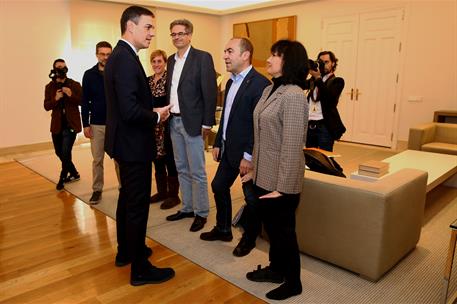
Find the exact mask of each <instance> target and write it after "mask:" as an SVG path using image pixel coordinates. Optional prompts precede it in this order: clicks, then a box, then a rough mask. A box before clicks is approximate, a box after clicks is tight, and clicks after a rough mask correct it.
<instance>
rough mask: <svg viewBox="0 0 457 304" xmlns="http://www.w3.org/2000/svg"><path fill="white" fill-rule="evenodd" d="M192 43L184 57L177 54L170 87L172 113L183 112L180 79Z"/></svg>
mask: <svg viewBox="0 0 457 304" xmlns="http://www.w3.org/2000/svg"><path fill="white" fill-rule="evenodd" d="M189 51H190V45H189V47H188V48H187V51H186V52H185V53H184V55H183V56H182V58H179V56H178V52H176V54H175V65H174V67H173V75H172V77H171V87H170V104H171V105H172V107H171V109H170V112H171V113H177V114H178V113H181V110H180V109H179V99H178V85H179V79H180V78H181V73H182V69H183V68H184V64H185V63H186V59H187V56H188V55H189Z"/></svg>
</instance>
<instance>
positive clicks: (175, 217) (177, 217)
mask: <svg viewBox="0 0 457 304" xmlns="http://www.w3.org/2000/svg"><path fill="white" fill-rule="evenodd" d="M186 217H194V213H193V212H181V211H178V212H176V213H175V214H172V215H169V216H167V221H179V220H182V219H183V218H186Z"/></svg>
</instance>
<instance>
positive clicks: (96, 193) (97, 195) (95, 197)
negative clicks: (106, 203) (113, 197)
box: [89, 191, 102, 205]
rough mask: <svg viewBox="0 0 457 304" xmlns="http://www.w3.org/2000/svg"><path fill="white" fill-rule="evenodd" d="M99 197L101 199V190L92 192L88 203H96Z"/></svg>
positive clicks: (98, 201)
mask: <svg viewBox="0 0 457 304" xmlns="http://www.w3.org/2000/svg"><path fill="white" fill-rule="evenodd" d="M101 199H102V192H101V191H94V193H92V196H91V197H90V200H89V204H91V205H97V204H98V203H100V200H101Z"/></svg>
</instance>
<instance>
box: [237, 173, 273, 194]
mask: <svg viewBox="0 0 457 304" xmlns="http://www.w3.org/2000/svg"><path fill="white" fill-rule="evenodd" d="M252 172H253V171H252V170H251V171H249V172H248V173H246V174H244V175H243V176H241V182H242V183H245V182H247V181H250V180H251V179H252V178H253V175H252V174H253V173H252ZM280 196H282V194H281V193H280V192H279V191H272V192H270V193H267V194H264V195H262V196H261V197H259V198H260V199H263V198H277V197H280Z"/></svg>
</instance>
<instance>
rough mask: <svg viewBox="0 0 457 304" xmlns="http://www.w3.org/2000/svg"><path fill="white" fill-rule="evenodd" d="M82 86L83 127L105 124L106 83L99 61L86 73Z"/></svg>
mask: <svg viewBox="0 0 457 304" xmlns="http://www.w3.org/2000/svg"><path fill="white" fill-rule="evenodd" d="M82 86H83V94H82V103H81V118H82V122H83V127H84V128H85V127H89V126H90V125H105V124H106V98H105V84H104V81H103V72H101V71H100V70H99V69H98V63H97V64H96V65H95V66H93V67H92V68H91V69H89V70H87V71H86V72H85V73H84V76H83V83H82Z"/></svg>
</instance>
